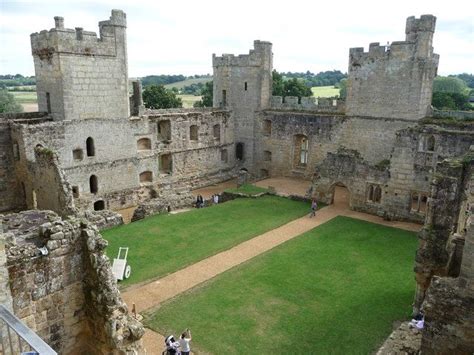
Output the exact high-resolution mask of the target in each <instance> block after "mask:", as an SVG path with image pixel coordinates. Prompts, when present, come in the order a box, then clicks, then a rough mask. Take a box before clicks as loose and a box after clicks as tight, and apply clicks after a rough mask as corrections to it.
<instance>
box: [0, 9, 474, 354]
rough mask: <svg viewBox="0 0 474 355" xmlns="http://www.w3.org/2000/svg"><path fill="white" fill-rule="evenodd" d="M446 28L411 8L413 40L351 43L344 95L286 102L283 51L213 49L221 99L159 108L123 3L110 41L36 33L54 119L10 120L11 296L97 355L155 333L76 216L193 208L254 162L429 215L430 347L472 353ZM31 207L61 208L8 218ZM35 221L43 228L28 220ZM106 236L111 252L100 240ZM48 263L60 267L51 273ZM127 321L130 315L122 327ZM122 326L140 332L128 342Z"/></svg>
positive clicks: (4, 138) (467, 182)
mask: <svg viewBox="0 0 474 355" xmlns="http://www.w3.org/2000/svg"><path fill="white" fill-rule="evenodd" d="M435 23H436V18H435V17H434V16H432V15H423V16H421V17H420V18H419V19H417V18H414V17H409V18H408V19H407V23H406V38H405V41H397V42H392V43H391V44H390V45H387V46H383V45H382V46H381V45H380V44H379V43H372V44H370V46H369V50H368V52H364V49H363V48H352V49H350V51H349V69H348V73H349V78H348V90H347V99H346V100H345V101H343V100H340V99H316V98H301V99H298V98H297V97H285V98H282V97H275V96H272V70H273V63H272V59H273V53H272V44H271V43H270V42H264V41H255V42H254V48H253V49H252V50H250V52H249V54H245V55H238V56H235V55H230V54H224V55H222V56H216V55H213V58H212V63H213V70H214V76H213V78H214V88H213V89H214V102H213V106H214V107H213V108H205V109H197V108H193V109H170V110H147V109H145V108H144V107H143V102H142V99H141V86H140V83H139V82H136V81H134V82H132V83H129V80H128V70H127V67H128V64H127V45H126V25H127V23H126V15H125V13H123V12H122V11H120V10H112V14H111V17H110V19H109V20H107V21H101V22H99V36H97V34H96V33H94V32H88V31H84V30H83V29H82V28H76V29H75V30H72V29H67V28H65V27H64V26H65V24H64V19H63V18H61V17H55V27H54V28H53V29H51V30H49V31H41V32H40V33H34V34H32V35H31V47H32V54H33V58H34V64H35V72H36V79H37V92H38V104H39V111H41V112H38V113H31V114H17V115H13V114H12V115H8V114H6V115H3V116H0V156H1V157H2V159H1V161H0V212H4V213H6V214H5V216H3V217H1V216H0V220H3V222H4V225H5V226H4V230H3V232H4V234H3V236H2V238H3V239H4V242H3V243H4V245H5V247H4V249H5V251H4V254H5V256H4V257H3V259H2V258H1V255H2V254H0V261H2V260H3V263H4V264H5V265H3V264H1V263H0V271H1V270H2V268H6V270H7V271H6V272H4V275H6V276H5V278H6V279H7V281H8V280H10V281H9V282H11V286H10V289H11V290H10V291H9V292H8V293H9V294H8V295H5V299H10V300H12V305H13V310H14V311H15V313H16V314H18V315H19V317H20V318H22V319H25V320H27V323H28V324H29V325H30V326H31V327H32V328H33V329H37V330H39V331H40V334H41V335H42V336H43V337H44V338H45V339H49V340H50V343H51V344H53V345H55V347H56V348H57V349H58V350H60V351H61V352H65V353H71V351H73V350H74V351H75V350H77V349H75V348H74V345H73V344H69V343H68V342H67V341H65V340H64V338H65V337H68V336H70V334H71V333H70V332H73V333H74V334H75V336H76V335H78V334H82V336H83V337H82V338H81V337H80V339H81V341H79V340H78V341H77V342H76V345H77V344H80V343H81V342H82V341H83V339H86V338H85V337H87V334H90V332H91V331H94V330H93V329H94V326H96V325H97V324H101V325H102V326H101V330H100V331H94V333H96V332H97V333H98V334H102V335H101V336H100V337H99V338H100V344H102V345H101V346H98V347H97V349H95V350H94V351H96V352H97V353H101V352H102V353H105V352H106V351H110V349H122V350H124V349H125V350H124V351H131V350H130V349H132V348H133V347H134V346H135V345H133V344H135V343H138V340H139V338H140V337H141V335H142V333H141V330H140V329H139V328H140V326H139V325H136V324H134V323H133V320H132V319H129V316H128V313H127V310H126V307H125V308H124V306H123V305H122V304H121V300H120V296H119V295H118V291H116V285H115V286H114V285H113V284H114V282H112V281H110V280H109V281H110V282H109V281H104V277H105V280H108V277H109V276H107V275H108V274H107V272H108V271H106V269H107V268H106V267H105V266H103V270H102V272H98V271H97V270H98V268H99V269H101V268H102V266H101V265H102V264H100V263H101V262H102V261H101V262H99V260H102V259H103V257H102V254H100V256H94V257H92V255H95V254H94V253H97V252H99V251H97V250H101V247H100V245H101V244H100V243H102V241H101V238H100V236H98V231H97V229H96V228H95V227H93V226H91V225H88V224H87V223H86V224H83V223H80V222H77V218H79V217H82V218H84V217H85V218H91V215H92V214H93V212H90V211H105V210H113V211H119V210H121V209H126V208H131V207H136V206H145V205H146V206H148V205H150V204H151V205H154V206H155V207H156V208H154V209H153V208H152V209H153V210H154V211H155V212H159V211H160V210H166V209H167V208H176V207H180V206H186V205H189V204H190V203H191V201H192V197H191V191H192V190H193V189H196V188H199V187H204V186H208V185H211V184H214V183H218V182H222V181H226V180H229V179H231V178H234V177H236V176H237V175H238V174H239V171H246V172H248V174H249V175H250V176H251V178H252V179H263V178H266V177H277V176H285V177H298V178H304V179H308V180H311V193H312V194H313V195H314V196H316V197H317V198H318V199H319V200H321V201H323V202H325V203H332V201H333V199H334V191H335V186H336V185H343V186H345V187H346V188H347V189H348V191H349V193H350V207H351V208H352V209H354V210H357V211H362V212H366V213H371V214H376V215H379V216H382V217H384V218H387V219H392V220H405V221H412V222H418V223H424V228H423V229H422V231H421V232H420V248H419V250H418V253H417V256H416V265H415V272H416V280H417V293H416V299H415V306H414V307H415V309H419V308H420V307H421V306H422V304H423V302H425V304H426V307H425V309H426V312H427V313H426V325H427V326H426V329H425V330H424V333H423V342H422V350H423V351H424V352H426V353H433V352H434V351H435V350H434V349H438V350H439V351H441V352H448V351H455V350H459V351H463V352H462V353H464V352H465V353H468V352H469V351H471V352H472V351H473V349H474V344H473V342H472V339H474V333H473V323H474V315H473V312H474V311H473V309H474V307H472V305H473V297H474V296H473V295H474V281H473V280H474V269H473V266H474V261H473V260H474V251H473V250H474V248H473V243H474V240H473V238H474V237H473V230H474V229H472V228H471V226H472V220H471V218H470V216H471V213H472V212H473V211H472V202H473V196H474V189H473V185H472V181H473V180H472V179H473V177H472V172H473V168H472V166H473V163H472V157H473V155H472V154H473V153H472V151H473V142H474V139H473V138H474V128H473V126H472V125H471V124H470V123H469V122H468V121H462V120H457V121H456V120H443V119H437V118H436V116H439V115H441V113H437V112H434V111H433V110H432V108H431V105H430V104H431V96H432V86H433V79H434V77H435V76H436V73H437V67H438V61H439V56H438V55H437V54H434V52H433V47H432V41H433V35H434V31H435ZM130 86H131V87H132V90H131V92H132V93H131V94H129V92H130V90H129V87H130ZM458 115H459V114H458ZM25 210H50V211H54V212H55V213H56V214H54V213H53V214H52V212H51V213H49V212H48V213H43V212H37V213H38V215H37V216H36V215H33V216H32V215H31V213H32V212H21V213H20V214H7V212H10V211H25ZM98 213H99V214H100V212H98ZM104 213H105V212H104ZM58 215H59V216H58ZM60 216H61V217H63V219H61V218H60ZM71 218H72V219H71ZM104 218H105V217H104ZM107 218H109V217H107ZM107 218H106V219H107ZM109 219H110V220H112V219H113V218H112V217H110V218H109ZM14 221H16V222H14ZM25 221H30V222H28V223H30V224H32V225H29V226H28V227H25V228H23V227H22V228H19V227H18V225H20V226H23V225H24V224H25ZM28 223H27V224H28ZM105 223H107V222H105ZM111 223H115V222H113V221H111ZM0 232H1V230H0ZM58 233H63V234H61V235H59V236H58ZM6 235H8V238H7V237H5V236H6ZM96 237H97V238H98V239H97V241H96V242H94V243H96V244H94V245H97V247H95V246H90V245H89V244H91V243H92V242H90V243H89V242H88V240H89V239H90V238H92V239H94V238H96ZM81 238H82V239H81ZM83 238H86V239H83ZM14 240H16V242H15V241H14ZM94 240H95V239H94ZM19 241H21V242H19ZM58 243H59V244H58ZM97 243H99V244H97ZM1 245H2V244H1V239H0V246H1ZM15 245H16V246H15ZM18 245H19V246H18ZM32 245H34V246H35V247H36V246H44V245H45V246H46V247H47V248H48V250H49V251H50V256H48V257H47V258H48V260H50V261H48V263H51V265H53V264H54V263H55V262H56V261H55V260H56V259H54V257H55V256H56V255H57V256H58V257H61V258H62V259H64V260H63V261H62V263H63V265H66V264H67V263H72V262H74V263H76V264H75V267H73V268H72V269H75V270H77V268H78V267H79V265H80V268H83V269H84V274H86V275H88V276H86V278H87V280H88V282H90V284H89V285H88V286H87V287H83V288H81V287H80V286H79V285H78V284H77V282H78V281H79V280H80V278H81V277H82V275H81V274H82V273H81V274H77V273H75V272H74V273H73V275H72V270H71V267H70V266H65V268H66V269H65V270H64V273H63V274H62V275H61V276H59V275H57V274H55V273H53V272H52V270H53V269H52V268H53V266H51V265H49V264H48V263H46V264H44V263H42V261H41V260H40V258H41V257H40V256H39V255H37V254H36V251H35V250H36V249H34V247H33V246H32ZM59 245H60V247H59ZM15 248H17V249H18V248H20V249H21V248H25V250H30V249H31V250H30V252H27V251H21V253H20V254H21V255H23V256H25V255H27V257H25V258H24V259H22V258H19V257H18V256H17V255H19V254H18V250H17V249H15ZM28 248H30V249H28ZM96 248H98V249H97V250H96ZM22 250H23V249H22ZM58 250H59V251H58ZM31 258H33V259H32V260H33V261H30V259H31ZM35 258H37V259H35ZM57 260H59V259H57ZM88 260H91V262H92V264H90V263H89V261H88ZM97 262H99V264H97ZM21 263H23V264H21ZM20 264H21V265H26V266H24V267H23V266H22V267H21V268H20V269H24V268H26V269H25V270H23V271H21V272H20V271H19V267H18V265H20ZM38 268H43V269H44V270H50V271H51V272H50V273H46V275H45V277H44V280H43V279H42V280H36V276H34V271H35V270H38ZM104 273H105V275H106V276H104ZM0 275H1V273H0ZM68 275H69V276H68ZM30 278H35V280H34V282H32V283H30V282H29V281H30ZM62 278H64V279H67V280H68V281H67V282H65V281H63V280H62ZM0 280H1V279H0ZM55 280H56V281H55ZM103 282H106V283H107V282H109V283H108V284H107V285H108V286H107V288H108V289H109V291H110V292H111V294H112V295H113V297H112V298H113V302H112V303H110V304H107V306H104V305H103V302H105V303H107V302H109V301H110V299H109V298H110V297H109V296H110V295H109V296H104V297H99V295H97V294H96V292H92V291H91V290H95V289H96V288H97V287H99V286H98V285H101V283H103ZM23 284H28V287H23ZM114 287H115V288H114ZM73 289H74V290H75V291H74V292H77V293H79V294H80V295H81V296H80V297H81V298H80V299H77V300H76V299H75V298H73V299H72V300H64V301H63V302H64V303H65V304H66V308H67V309H70V314H69V313H67V314H69V315H66V318H65V319H61V320H60V321H58V319H57V318H55V317H54V314H53V316H51V317H50V316H49V313H44V317H43V316H41V317H43V318H41V317H40V316H39V315H38V314H43V313H41V312H44V311H45V310H49V309H50V308H44V307H46V306H44V304H41V305H38V306H31V303H32V302H33V304H35V305H36V303H38V302H39V301H42V300H44V301H42V302H43V303H47V302H51V300H55V298H53V297H62V296H59V295H60V294H61V292H62V293H68V292H72V291H71V290H73ZM107 299H108V301H106V300H107ZM19 300H20V301H19ZM46 300H47V301H46ZM36 301H38V302H36ZM34 302H36V303H34ZM70 302H76V303H75V308H74V307H72V308H71V307H70V306H69V305H68V303H70ZM453 303H456V305H459V304H461V306H459V307H460V308H459V309H458V311H459V312H462V313H463V315H462V316H463V317H462V320H461V317H459V318H453V317H451V316H449V309H450V307H452V304H453ZM94 307H95V308H94ZM104 307H105V308H104ZM111 307H112V308H111ZM114 307H115V308H114ZM97 309H99V310H100V311H99V312H96V311H94V310H97ZM76 311H77V313H76ZM112 314H113V316H114V317H116V318H117V317H118V318H120V319H121V322H122V323H120V324H121V326H120V327H118V328H117V329H116V330H115V331H113V330H112V331H109V332H108V331H106V329H109V328H110V325H107V324H108V323H107V322H109V321H110V319H111V318H110V317H111V315H112ZM458 315H459V314H458ZM94 317H96V318H100V319H99V321H98V322H96V321H95V320H96V319H95V318H94ZM127 317H128V318H127ZM107 319H108V320H107ZM42 324H43V325H44V324H47V325H48V326H47V327H46V326H45V327H44V328H41V325H42ZM52 324H61V325H62V326H58V327H56V328H55V327H53V326H52ZM71 324H80V326H77V327H76V328H74V327H72V326H71ZM114 324H117V323H114ZM42 329H44V330H43V331H41V330H42ZM118 329H133V330H134V331H130V330H127V331H125V333H126V335H125V336H122V335H121V336H120V337H118V336H117V332H118V331H119V330H118ZM55 330H56V331H55ZM453 334H454V335H453ZM453 336H455V338H456V340H455V341H453V340H452V339H453ZM55 339H57V341H56V340H55ZM110 339H114V340H110ZM104 344H105V345H104ZM130 344H132V345H130ZM137 348H139V346H138V345H137V347H135V349H137ZM104 349H107V350H104ZM91 353H92V352H91Z"/></svg>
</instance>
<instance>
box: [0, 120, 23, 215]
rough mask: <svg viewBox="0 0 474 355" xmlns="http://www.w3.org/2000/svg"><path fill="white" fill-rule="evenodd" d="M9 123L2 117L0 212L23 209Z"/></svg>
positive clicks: (0, 139) (0, 137) (0, 128)
mask: <svg viewBox="0 0 474 355" xmlns="http://www.w3.org/2000/svg"><path fill="white" fill-rule="evenodd" d="M13 143H14V142H13V141H12V139H11V135H10V125H9V123H8V121H7V120H6V119H4V118H1V117H0V212H2V211H9V210H13V209H16V208H21V207H23V203H22V202H23V201H22V199H21V191H20V190H19V186H18V183H17V181H16V177H15V174H14V169H13V166H14V160H15V156H14V153H15V154H16V152H15V151H14V148H15V149H16V147H17V146H18V145H15V146H14V144H13Z"/></svg>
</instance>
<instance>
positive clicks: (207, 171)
mask: <svg viewBox="0 0 474 355" xmlns="http://www.w3.org/2000/svg"><path fill="white" fill-rule="evenodd" d="M176 111H177V112H173V111H166V112H161V111H147V112H146V114H145V115H144V116H142V117H134V118H131V119H128V120H106V119H88V120H72V121H59V122H57V121H55V122H40V123H36V124H31V123H30V124H24V123H17V122H13V124H12V135H13V136H14V139H15V140H16V141H18V142H19V150H20V155H19V160H18V161H17V162H16V164H15V167H16V168H15V170H16V175H17V179H18V180H19V181H21V182H23V183H24V185H25V190H26V195H27V198H26V199H27V202H28V205H29V206H30V207H34V204H33V203H32V202H31V201H32V200H33V199H32V197H31V195H32V193H33V191H34V190H35V188H36V187H35V186H36V185H37V181H35V179H34V178H33V175H32V173H31V172H32V171H34V167H35V166H36V165H37V161H36V156H35V147H36V146H38V145H41V146H42V147H44V148H46V149H48V150H50V151H53V152H54V153H55V154H57V156H58V160H59V164H60V167H61V169H62V170H64V174H65V176H66V177H67V180H68V182H69V183H70V185H71V187H72V190H73V194H74V196H75V198H74V200H75V204H76V206H77V207H78V208H80V209H81V210H86V209H93V208H94V203H96V202H97V201H103V202H104V205H105V208H109V209H122V208H127V207H131V206H136V205H138V204H140V203H142V202H144V201H146V200H147V199H149V198H154V195H156V194H157V193H160V190H162V189H167V188H168V187H169V186H173V188H174V189H177V190H180V189H183V188H185V187H187V189H188V190H189V188H198V187H202V186H206V185H209V184H212V183H216V182H220V181H224V180H228V179H230V178H232V177H233V175H234V166H235V155H234V134H233V121H232V119H231V116H230V114H229V112H228V111H224V110H219V109H214V110H209V109H205V110H200V109H188V110H176ZM163 122H167V124H168V125H169V130H170V131H169V139H168V137H163V135H162V133H160V132H159V130H160V128H159V126H160V125H162V123H163ZM192 126H194V127H195V128H196V131H197V136H196V137H193V138H195V139H191V136H190V133H191V132H190V131H191V127H192ZM87 142H92V145H93V149H92V150H93V152H90V150H91V149H90V144H89V146H88V143H87ZM89 153H91V154H89ZM162 156H169V159H170V162H171V164H170V169H169V170H163V161H162ZM144 172H147V173H149V175H150V179H148V180H146V181H142V180H141V178H140V176H141V174H142V173H144ZM92 176H95V177H96V180H97V191H96V192H92V191H91V177H92Z"/></svg>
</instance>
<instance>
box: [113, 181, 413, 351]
mask: <svg viewBox="0 0 474 355" xmlns="http://www.w3.org/2000/svg"><path fill="white" fill-rule="evenodd" d="M270 186H272V185H270ZM336 189H337V190H336V193H335V198H334V204H332V205H330V206H327V207H325V208H323V209H321V210H319V211H318V212H317V214H316V217H314V218H309V217H308V216H304V217H301V218H299V219H296V220H294V221H291V222H289V223H287V224H285V225H283V226H281V227H279V228H276V229H273V230H271V231H268V232H266V233H264V234H261V235H259V236H257V237H255V238H253V239H251V240H248V241H245V242H243V243H241V244H239V245H237V246H235V247H233V248H231V249H229V250H226V251H223V252H221V253H219V254H216V255H213V256H211V257H209V258H207V259H204V260H201V261H199V262H197V263H195V264H193V265H190V266H188V267H186V268H184V269H182V270H179V271H177V272H175V273H173V274H170V275H168V276H165V277H164V278H162V279H159V280H157V281H153V282H150V283H148V284H146V285H143V286H140V287H136V288H131V289H130V290H128V291H125V292H123V293H122V297H123V299H124V301H125V302H126V303H127V304H128V305H132V303H135V304H136V307H137V312H143V311H145V310H148V309H152V308H154V307H157V306H158V305H159V304H160V303H162V302H163V301H166V300H168V299H170V298H172V297H174V296H176V295H178V294H180V293H182V292H185V291H187V290H189V289H191V288H193V287H195V286H197V285H199V284H201V283H203V282H205V281H207V280H209V279H211V278H213V277H215V276H217V275H219V274H220V273H222V272H224V271H227V270H229V269H231V268H233V267H234V266H237V265H239V264H241V263H243V262H245V261H247V260H250V259H252V258H254V257H255V256H257V255H260V254H262V253H264V252H266V251H268V250H270V249H272V248H274V247H276V246H278V245H280V244H282V243H284V242H286V241H288V240H290V239H293V238H295V237H297V236H299V235H300V234H303V233H305V232H307V231H309V230H311V229H313V228H315V227H317V226H319V225H321V224H322V223H325V222H327V221H329V220H331V219H333V218H334V217H337V216H341V215H342V216H348V217H352V218H356V219H361V220H365V221H369V222H373V223H378V224H382V225H386V226H390V227H396V228H400V229H405V230H409V231H418V230H419V229H420V228H421V226H420V225H418V224H414V223H407V222H390V221H384V220H383V219H382V218H380V217H377V216H373V215H368V214H365V213H360V212H355V211H351V210H350V209H349V207H348V193H347V190H346V189H344V188H339V187H337V188H336ZM175 335H176V334H175ZM163 341H164V338H163V336H161V335H160V334H158V333H155V332H153V331H151V330H149V329H147V333H146V334H145V337H144V343H145V347H146V348H147V349H157V352H154V351H150V350H149V351H148V353H147V354H160V353H161V351H162V345H163ZM157 346H159V347H158V348H157Z"/></svg>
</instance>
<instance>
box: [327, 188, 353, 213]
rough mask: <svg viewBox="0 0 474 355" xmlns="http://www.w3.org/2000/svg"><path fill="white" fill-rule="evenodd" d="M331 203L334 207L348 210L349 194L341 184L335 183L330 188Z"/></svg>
mask: <svg viewBox="0 0 474 355" xmlns="http://www.w3.org/2000/svg"><path fill="white" fill-rule="evenodd" d="M331 192H332V196H333V197H332V203H333V204H334V207H338V208H343V209H349V208H350V202H351V192H350V191H349V189H348V188H347V187H346V185H344V184H343V183H342V182H336V183H335V184H334V185H332V187H331Z"/></svg>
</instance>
